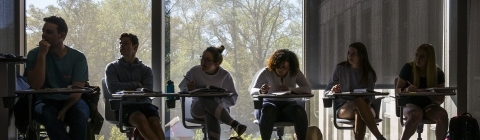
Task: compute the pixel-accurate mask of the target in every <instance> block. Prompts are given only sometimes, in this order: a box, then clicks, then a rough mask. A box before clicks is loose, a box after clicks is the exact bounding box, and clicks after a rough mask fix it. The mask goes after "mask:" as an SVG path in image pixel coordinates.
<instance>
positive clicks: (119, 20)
mask: <svg viewBox="0 0 480 140" xmlns="http://www.w3.org/2000/svg"><path fill="white" fill-rule="evenodd" d="M151 7H152V6H151V2H150V0H134V1H132V0H26V8H25V9H26V24H27V25H26V29H25V30H26V36H27V37H26V41H27V44H26V51H27V52H28V51H29V50H31V49H33V48H35V47H36V46H37V45H38V42H39V41H40V40H41V39H42V27H43V24H44V21H43V18H44V17H48V16H52V15H55V16H61V17H62V18H63V19H65V21H66V23H67V25H68V34H67V37H66V39H65V42H64V44H66V45H67V46H70V47H72V48H74V49H77V50H80V51H81V52H83V53H84V54H85V56H86V57H87V62H88V68H89V80H90V81H89V82H90V84H91V85H98V86H99V85H101V83H100V82H101V80H102V78H103V77H105V76H104V75H105V66H106V65H107V64H108V63H110V62H112V61H115V60H117V59H118V58H119V57H120V53H119V51H120V50H119V42H120V41H119V39H118V38H119V37H120V34H122V33H123V32H130V33H133V34H136V35H137V36H138V38H139V43H140V45H139V49H138V52H137V57H138V58H139V59H141V60H142V61H143V63H145V64H146V65H151V37H152V35H151V13H152V12H151V9H152V8H151ZM99 102H100V103H99V107H98V109H99V112H101V113H102V115H103V112H104V111H103V110H104V104H103V100H100V101H99ZM124 137H125V136H124V135H123V134H121V133H120V132H119V129H118V128H116V127H115V126H114V125H112V124H111V123H108V122H106V121H105V122H104V126H103V127H102V131H101V135H100V136H99V137H97V139H117V138H119V139H124Z"/></svg>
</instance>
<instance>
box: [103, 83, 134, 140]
mask: <svg viewBox="0 0 480 140" xmlns="http://www.w3.org/2000/svg"><path fill="white" fill-rule="evenodd" d="M102 91H103V92H102V94H103V101H104V102H105V109H104V110H105V112H104V113H105V120H107V121H108V122H110V123H112V124H115V125H116V126H117V127H118V129H120V132H122V133H125V135H126V136H127V138H128V139H129V140H130V139H132V136H133V131H134V129H135V127H132V126H125V125H124V124H123V123H122V122H120V121H119V120H118V119H117V117H116V114H115V110H119V109H120V108H119V104H120V101H121V100H111V99H112V94H110V93H109V92H108V89H107V84H106V81H105V79H102ZM119 118H120V117H119Z"/></svg>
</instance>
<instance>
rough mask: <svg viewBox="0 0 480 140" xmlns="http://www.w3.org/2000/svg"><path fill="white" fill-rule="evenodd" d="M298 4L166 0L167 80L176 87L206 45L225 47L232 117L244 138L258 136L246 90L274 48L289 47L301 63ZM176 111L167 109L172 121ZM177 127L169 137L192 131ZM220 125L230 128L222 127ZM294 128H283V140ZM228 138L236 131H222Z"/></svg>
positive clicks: (291, 0)
mask: <svg viewBox="0 0 480 140" xmlns="http://www.w3.org/2000/svg"><path fill="white" fill-rule="evenodd" d="M302 3H303V1H301V0H260V1H238V0H222V1H218V0H189V1H185V0H170V1H167V2H166V3H165V7H166V9H165V10H166V15H165V16H166V18H165V22H166V25H167V26H166V30H167V34H166V42H165V43H166V45H165V46H166V52H165V53H166V62H167V63H166V71H167V72H166V77H167V78H168V77H170V79H172V80H173V81H174V82H175V83H176V84H178V83H180V82H181V80H182V79H183V78H184V77H183V76H182V75H184V74H185V73H186V72H187V71H188V70H189V69H190V68H191V67H193V66H195V65H199V64H200V55H202V52H203V51H204V50H205V49H206V48H207V47H208V46H211V45H213V46H217V45H224V46H225V47H226V51H225V52H224V62H223V63H222V64H221V67H223V68H225V69H226V70H228V71H229V72H230V73H231V74H232V76H233V78H234V82H235V85H236V87H237V90H238V92H239V97H238V101H237V105H236V106H234V107H232V108H231V116H232V117H233V118H234V119H237V120H238V121H240V122H241V123H244V124H245V125H247V126H248V129H247V132H246V136H247V137H250V138H260V136H259V130H258V126H257V125H256V124H254V123H252V122H253V120H254V119H255V118H254V116H253V100H252V98H251V96H250V95H249V93H248V86H249V85H250V83H251V82H252V78H253V76H254V74H255V73H256V72H257V71H258V70H260V69H261V68H263V67H265V66H266V64H265V62H266V59H267V58H268V57H269V56H270V55H271V53H272V52H273V51H275V50H277V49H281V48H286V49H290V50H292V51H294V52H296V53H297V55H298V56H299V57H300V58H299V59H300V60H302V59H301V57H302V28H303V27H302ZM177 90H178V89H177ZM180 113H181V112H180V110H179V109H176V110H171V111H170V115H169V116H170V119H172V120H174V118H175V117H181V114H180ZM180 121H181V120H180ZM177 125H178V126H177ZM181 127H183V126H182V124H181V122H178V123H176V125H174V126H172V128H171V131H170V132H171V133H169V134H170V136H171V137H174V138H179V137H183V136H181V135H184V134H185V133H178V132H180V131H191V130H183V129H180V128H181ZM222 127H223V129H222V130H230V129H229V127H228V126H226V125H222ZM166 129H168V130H170V128H166ZM292 129H293V128H289V129H288V130H287V132H286V134H287V139H291V134H293V131H291V130H292ZM175 131H176V132H175ZM195 131H196V132H195ZM195 133H196V134H197V136H196V137H195V138H199V137H201V131H200V130H193V131H192V133H191V134H195ZM176 134H178V135H176ZM230 134H232V135H233V134H234V131H223V132H222V138H227V137H229V136H230ZM274 135H276V134H275V133H274ZM187 137H191V136H187Z"/></svg>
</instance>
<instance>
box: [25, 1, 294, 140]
mask: <svg viewBox="0 0 480 140" xmlns="http://www.w3.org/2000/svg"><path fill="white" fill-rule="evenodd" d="M57 2H58V3H57V5H55V6H53V5H51V6H47V7H46V8H45V9H40V8H38V7H35V6H34V5H27V7H26V11H27V14H26V22H27V23H26V25H27V26H26V43H27V44H26V48H27V50H31V49H33V48H34V47H36V46H37V44H38V42H39V41H40V40H41V34H42V27H43V23H44V22H43V20H42V19H43V18H44V17H48V16H51V15H56V16H61V17H63V18H64V19H65V20H66V22H67V24H68V27H69V32H68V35H67V38H66V40H65V44H66V45H69V46H71V47H72V48H75V49H78V50H80V51H82V52H83V53H84V54H85V55H86V57H87V61H88V65H89V79H90V83H91V84H92V85H101V83H100V82H101V79H102V78H103V77H104V70H105V66H106V65H107V64H108V63H110V62H112V61H114V60H116V59H118V58H119V57H120V55H119V47H118V46H119V43H118V42H119V40H118V38H119V36H120V34H121V33H123V32H131V33H134V34H137V35H138V37H139V42H140V45H139V50H138V52H137V57H139V58H140V59H141V60H142V61H143V62H144V63H145V64H147V65H151V56H152V54H153V55H159V54H160V52H158V53H156V52H152V51H151V48H152V44H151V41H152V40H153V39H160V38H151V37H152V34H151V27H152V26H158V25H152V24H151V21H152V20H151V7H152V6H151V0H134V1H132V0H58V1H57ZM302 3H303V1H301V0H256V1H237V0H181V1H179V0H172V1H167V2H166V4H165V5H166V6H165V7H166V8H165V11H166V12H165V13H166V14H167V15H166V17H167V18H166V22H167V23H166V25H167V27H166V29H169V30H168V31H167V33H166V35H167V36H166V44H165V46H164V47H166V48H165V50H166V54H165V55H166V57H165V58H166V59H167V60H166V62H167V63H165V64H166V65H167V66H166V75H165V77H167V78H170V79H172V80H173V81H174V82H175V84H176V85H177V84H178V83H180V81H181V80H182V79H183V76H182V75H184V74H185V73H186V71H188V70H189V69H190V68H191V67H192V66H194V65H198V64H199V63H200V60H199V59H200V55H201V53H202V51H203V50H204V49H205V48H206V47H208V46H211V45H220V44H223V45H224V46H225V47H226V51H225V52H224V56H225V57H224V62H223V63H222V65H221V66H222V67H223V68H225V69H227V70H228V71H229V72H230V73H231V74H232V76H233V78H234V80H235V84H236V87H237V89H238V92H239V94H240V95H239V100H238V101H237V105H236V106H234V107H233V108H231V114H232V117H233V118H234V119H236V120H238V121H239V122H241V123H244V124H246V125H247V126H248V130H247V132H246V134H245V135H244V136H245V139H249V140H255V139H260V138H259V134H258V126H257V125H255V124H253V123H252V121H253V120H254V117H253V104H252V98H251V97H250V95H249V92H248V87H249V86H250V83H251V81H252V78H253V76H254V74H255V73H256V72H257V71H258V70H260V69H261V68H263V67H265V61H266V59H267V58H268V57H269V56H270V54H271V53H272V52H273V51H275V50H277V49H281V48H287V49H291V50H293V51H295V52H297V54H298V56H299V57H300V58H299V59H300V60H302V58H301V57H302V40H303V39H302V36H303V35H302V34H303V32H302V30H303V26H302ZM176 91H178V88H177V89H176ZM102 101H103V100H102ZM177 105H178V104H177ZM99 111H100V112H101V113H103V112H104V106H103V104H102V103H101V104H99ZM170 116H171V118H173V117H175V116H181V114H180V111H179V110H178V108H177V109H175V110H171V111H170ZM167 122H168V121H167ZM222 128H225V129H228V128H229V127H227V126H226V125H222ZM199 131H200V130H197V131H196V133H197V135H195V136H194V138H195V139H199V138H201V137H202V134H201V131H200V133H199ZM223 132H224V131H222V134H223ZM233 133H234V132H233V131H232V135H234V134H233ZM274 134H275V132H274ZM285 134H286V136H287V137H288V136H290V135H291V134H293V131H292V130H291V129H288V130H287V131H286V133H285ZM224 135H225V134H224ZM228 135H230V134H226V135H225V136H228ZM222 137H223V136H222ZM97 138H98V139H124V138H125V137H124V134H121V133H120V132H119V131H118V128H116V127H114V126H113V125H111V124H110V123H108V122H105V124H104V127H103V130H102V135H100V136H98V137H97Z"/></svg>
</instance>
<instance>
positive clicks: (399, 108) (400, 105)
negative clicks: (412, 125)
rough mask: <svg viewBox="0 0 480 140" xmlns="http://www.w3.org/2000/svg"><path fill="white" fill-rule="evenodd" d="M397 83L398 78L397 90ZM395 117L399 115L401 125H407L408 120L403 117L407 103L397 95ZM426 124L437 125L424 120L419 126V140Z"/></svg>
mask: <svg viewBox="0 0 480 140" xmlns="http://www.w3.org/2000/svg"><path fill="white" fill-rule="evenodd" d="M397 81H398V77H397V78H395V81H394V83H395V88H396V87H397ZM395 105H396V107H395V115H397V117H399V118H400V119H399V120H400V124H402V126H404V125H405V121H406V120H407V118H404V116H403V107H404V106H405V105H406V103H405V97H399V96H397V95H395ZM424 124H435V122H433V121H431V120H429V119H423V120H422V121H421V122H420V124H418V126H417V134H418V137H417V140H422V133H423V125H424Z"/></svg>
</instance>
